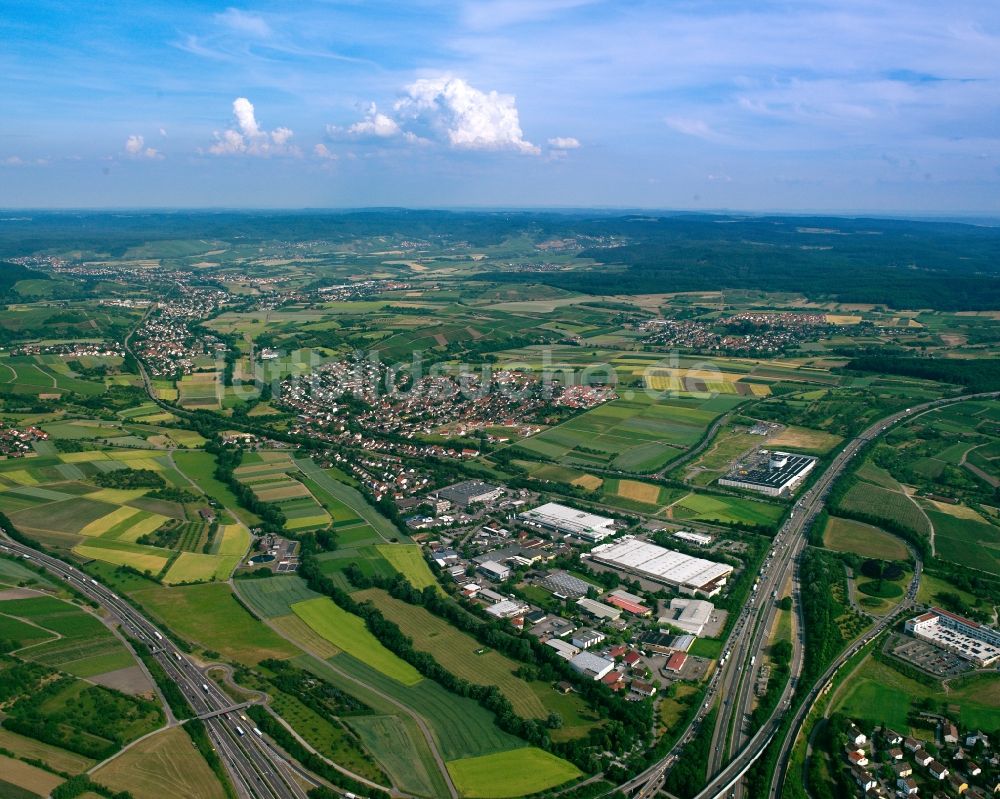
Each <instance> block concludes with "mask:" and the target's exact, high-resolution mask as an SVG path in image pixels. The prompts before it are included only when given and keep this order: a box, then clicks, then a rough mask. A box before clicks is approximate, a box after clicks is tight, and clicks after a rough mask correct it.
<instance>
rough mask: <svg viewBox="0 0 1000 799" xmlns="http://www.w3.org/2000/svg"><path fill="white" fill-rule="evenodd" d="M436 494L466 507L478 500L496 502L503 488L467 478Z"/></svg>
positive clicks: (501, 494)
mask: <svg viewBox="0 0 1000 799" xmlns="http://www.w3.org/2000/svg"><path fill="white" fill-rule="evenodd" d="M434 496H435V497H437V498H438V499H446V500H448V502H451V503H453V504H454V505H456V506H457V507H459V508H465V507H468V506H469V505H472V504H473V503H476V502H483V503H486V502H495V501H496V500H498V499H500V497H502V496H503V489H502V488H501V487H500V486H495V485H490V484H489V483H484V482H483V481H482V480H465V481H464V482H461V483H455V485H450V486H448V487H447V488H441V489H439V490H437V491H435V492H434Z"/></svg>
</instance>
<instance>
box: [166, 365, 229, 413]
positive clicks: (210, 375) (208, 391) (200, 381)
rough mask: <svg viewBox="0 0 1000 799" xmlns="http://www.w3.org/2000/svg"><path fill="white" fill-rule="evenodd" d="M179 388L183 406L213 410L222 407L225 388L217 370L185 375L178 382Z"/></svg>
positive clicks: (180, 400)
mask: <svg viewBox="0 0 1000 799" xmlns="http://www.w3.org/2000/svg"><path fill="white" fill-rule="evenodd" d="M177 390H178V392H179V398H178V402H179V404H180V406H181V407H182V408H187V409H188V410H213V409H218V408H219V407H220V403H221V396H222V391H223V388H222V385H221V383H220V382H219V375H218V373H217V372H195V373H194V374H190V375H184V377H182V378H181V379H180V380H179V381H178V383H177Z"/></svg>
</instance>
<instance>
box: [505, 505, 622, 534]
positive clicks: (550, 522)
mask: <svg viewBox="0 0 1000 799" xmlns="http://www.w3.org/2000/svg"><path fill="white" fill-rule="evenodd" d="M517 518H518V520H520V521H521V522H522V523H524V524H527V525H529V526H533V527H541V528H543V529H546V530H553V531H555V532H557V533H563V534H564V535H569V536H572V537H573V538H579V539H582V540H584V541H591V542H597V541H603V540H604V539H605V538H607V537H608V536H610V535H614V533H615V529H616V528H615V521H614V519H609V518H607V517H606V516H598V515H596V514H594V513H586V512H585V511H582V510H577V509H576V508H568V507H566V506H565V505H560V504H559V503H558V502H548V503H546V504H545V505H540V506H539V507H537V508H535V509H534V510H526V511H523V512H522V513H519V514H518V515H517Z"/></svg>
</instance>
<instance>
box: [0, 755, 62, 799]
mask: <svg viewBox="0 0 1000 799" xmlns="http://www.w3.org/2000/svg"><path fill="white" fill-rule="evenodd" d="M62 782H63V779H62V777H57V776H56V775H55V774H50V773H49V772H48V771H45V770H43V769H40V768H38V767H37V766H33V765H31V764H30V763H25V762H23V761H21V760H15V759H14V758H12V757H7V756H6V755H4V754H0V795H2V796H4V797H10V799H37V798H38V797H41V796H48V795H49V794H51V793H52V791H53V790H54V789H55V788H56V787H57V786H59V785H61V784H62Z"/></svg>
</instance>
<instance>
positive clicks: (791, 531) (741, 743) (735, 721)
mask: <svg viewBox="0 0 1000 799" xmlns="http://www.w3.org/2000/svg"><path fill="white" fill-rule="evenodd" d="M998 394H1000V392H990V393H985V394H970V395H966V396H962V397H952V398H948V399H941V400H935V401H933V402H928V403H924V404H922V405H915V406H913V407H911V408H907V409H906V410H903V411H898V412H897V413H894V414H892V415H890V416H887V417H885V418H883V419H881V420H879V421H878V422H875V423H874V424H872V425H871V426H870V427H868V428H867V429H866V430H865V431H864V432H862V433H861V434H860V435H858V436H857V437H856V438H854V439H852V440H851V441H850V442H849V443H848V444H847V445H846V446H844V448H843V449H842V450H841V451H840V452H839V453H838V454H837V455H836V457H835V458H834V459H833V460H832V461H831V462H830V464H829V466H827V468H826V470H825V471H824V472H823V473H822V474H821V475H820V476H819V478H818V479H817V480H816V481H815V482H814V483H813V484H812V486H811V487H810V488H809V490H808V491H806V492H805V494H803V495H802V497H801V498H800V499H799V500H798V502H796V505H795V508H794V509H793V511H792V513H791V515H790V516H789V518H788V520H787V521H786V522H785V523H784V525H782V527H781V530H780V531H779V532H778V534H777V535H776V536H775V538H774V541H773V543H772V546H771V549H770V550H769V551H768V553H767V555H766V556H765V561H764V568H763V570H762V573H761V575H760V578H759V584H758V587H757V590H756V591H754V592H753V593H752V594H751V598H750V600H749V602H748V603H747V605H746V606H745V607H744V608H743V609H742V610H741V611H740V615H739V617H738V618H737V620H736V622H735V624H734V626H733V628H732V631H731V632H730V635H729V638H728V639H727V640H726V644H725V646H724V647H723V658H724V662H720V668H718V669H717V670H716V672H715V674H713V676H712V678H711V680H710V682H709V686H708V690H707V692H706V695H705V700H704V702H703V704H702V707H701V708H700V709H699V710H698V713H697V715H696V716H695V718H694V719H693V720H692V722H691V724H690V725H689V726H688V728H687V729H686V730H685V731H684V732H683V734H682V735H681V737H680V738H679V739H678V742H677V743H676V744H675V745H674V747H673V748H672V749H671V751H670V752H668V753H667V754H666V755H665V756H664V757H663V758H662V759H661V760H659V761H658V762H657V763H654V764H653V765H652V766H650V767H649V768H647V769H646V770H645V771H643V772H642V773H641V774H639V775H638V776H636V777H634V778H633V779H631V780H629V781H628V782H626V783H624V784H622V785H620V786H618V789H619V790H621V791H624V792H626V793H634V795H635V796H636V797H639V799H646V797H650V796H653V795H654V794H655V793H656V791H657V790H659V788H660V787H661V786H662V785H663V781H664V778H665V775H666V772H667V771H668V770H669V768H670V766H671V765H672V764H673V763H674V762H675V760H676V759H677V758H678V757H679V756H680V754H681V752H682V751H683V749H684V747H685V746H686V745H687V744H689V743H690V742H691V741H692V740H693V739H694V737H695V736H696V735H697V734H699V731H700V729H701V724H702V721H703V719H704V717H705V715H706V714H707V713H708V711H709V708H711V707H712V705H713V704H715V703H716V701H718V700H720V699H721V702H720V704H719V716H718V719H717V724H716V728H715V730H713V732H712V745H711V751H710V755H709V769H708V771H709V781H708V784H707V785H706V786H705V788H704V789H703V790H702V791H701V792H700V793H699V794H698V795H697V797H696V799H716V797H721V796H723V795H725V794H726V793H727V792H728V791H730V790H731V789H733V788H734V787H735V786H737V785H738V784H739V782H740V780H741V779H742V777H743V775H744V774H746V772H747V771H748V770H749V768H750V766H752V765H753V763H754V762H755V761H756V760H757V759H758V758H759V757H760V756H761V755H762V754H763V753H764V751H765V750H766V749H767V747H768V745H769V744H770V743H771V742H772V740H773V739H774V737H775V735H776V734H777V732H778V729H779V728H780V727H781V724H782V721H783V715H784V713H785V712H787V710H788V709H789V707H790V706H791V702H792V698H793V694H794V693H795V691H796V689H797V687H798V680H799V677H800V675H801V672H802V664H803V654H804V653H803V645H802V642H803V638H802V625H801V621H802V619H801V603H800V602H799V601H798V599H799V597H798V581H797V571H798V569H797V564H798V558H799V555H800V554H801V552H802V550H803V548H804V547H805V534H806V533H807V532H808V530H809V527H810V525H811V524H812V522H813V520H814V519H815V517H816V515H817V514H818V513H819V512H820V511H821V510H822V509H823V507H824V506H825V504H826V497H827V495H828V494H829V492H830V489H831V488H832V487H833V484H834V483H835V482H836V480H837V478H838V477H840V475H841V474H842V473H843V471H844V470H845V468H846V467H847V466H848V465H849V464H850V462H851V459H852V458H853V457H854V456H855V455H856V454H857V453H858V451H859V450H861V449H862V448H863V447H864V446H866V445H867V444H868V443H869V442H870V441H872V440H873V439H875V438H877V437H878V436H880V435H882V434H883V433H884V432H885V431H887V430H888V429H889V428H890V427H892V426H893V425H895V424H897V423H899V422H900V421H903V420H905V419H910V418H913V417H914V416H916V415H918V414H921V413H926V412H927V411H929V410H933V409H934V408H937V407H941V406H943V405H951V404H953V403H956V402H964V401H967V400H971V399H983V398H985V397H997V396H998ZM919 571H920V564H919V562H918V564H917V568H916V569H915V575H919ZM789 575H791V576H792V578H793V605H794V607H795V608H796V611H797V613H798V614H799V615H798V622H799V624H798V634H797V635H794V636H793V637H792V651H793V654H792V664H791V677H790V679H789V681H788V683H787V684H786V686H785V688H784V691H783V692H782V695H781V697H780V699H779V701H778V704H777V706H776V708H775V710H774V711H773V713H772V714H771V718H770V719H769V720H768V721H767V722H766V723H765V724H763V725H762V726H761V727H760V729H758V730H757V731H755V732H752V734H751V733H750V731H749V730H748V731H746V732H745V731H744V729H743V722H744V719H745V718H746V715H747V714H748V713H749V710H750V707H751V703H752V698H753V686H754V683H755V682H756V676H757V672H758V670H759V668H760V666H761V660H762V658H761V657H760V655H761V653H762V651H763V649H764V647H766V646H767V641H768V636H769V634H770V630H771V626H772V624H773V620H774V615H775V613H776V612H777V609H776V607H775V601H774V598H773V597H772V593H773V592H774V591H779V593H780V587H781V586H783V585H784V583H785V581H786V580H787V579H788V577H789ZM917 579H919V577H917ZM914 590H915V589H913V588H912V587H911V594H913V593H914ZM911 601H912V599H911V598H909V597H908V598H907V600H906V603H904V604H905V605H906V606H908V605H909V603H910V602H911ZM902 609H903V605H901V606H900V607H899V608H897V610H896V611H895V613H899V612H901V611H902ZM895 613H894V614H893V615H892V616H890V617H887V618H886V619H884V620H883V621H882V622H880V623H879V624H878V625H876V627H874V628H872V629H871V630H869V631H868V632H867V633H865V635H863V636H861V638H859V639H858V640H857V641H855V642H854V643H853V644H852V645H850V646H849V647H848V648H847V650H846V651H845V653H844V654H843V655H842V656H841V657H840V658H838V659H837V661H836V662H835V664H834V665H833V666H831V669H835V668H836V667H839V665H840V664H842V663H843V662H845V661H846V660H847V659H848V658H849V657H850V656H851V654H853V652H854V651H856V650H857V648H858V647H859V646H863V645H864V643H866V642H867V641H868V640H870V639H871V638H873V637H875V635H878V634H879V633H881V631H882V630H883V629H885V627H886V626H887V625H888V624H890V623H891V621H892V619H893V618H895ZM824 684H825V683H824V682H823V680H821V681H820V683H818V685H819V686H822V685H824ZM818 690H820V688H817V687H816V686H814V687H813V688H812V690H811V691H810V697H813V696H815V695H816V694H817V693H818ZM806 704H811V703H810V702H807V703H806ZM798 715H799V714H797V716H796V718H798ZM804 718H805V714H802V719H803V720H804ZM800 723H801V722H800ZM730 724H732V726H733V728H734V729H733V735H732V739H731V740H727V739H728V734H729V729H730ZM706 732H707V731H706ZM748 734H749V738H748ZM727 744H728V745H727ZM783 751H784V745H783ZM772 788H773V786H772ZM778 793H780V783H779V784H778V787H777V792H775V793H772V797H773V799H777V795H778Z"/></svg>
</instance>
